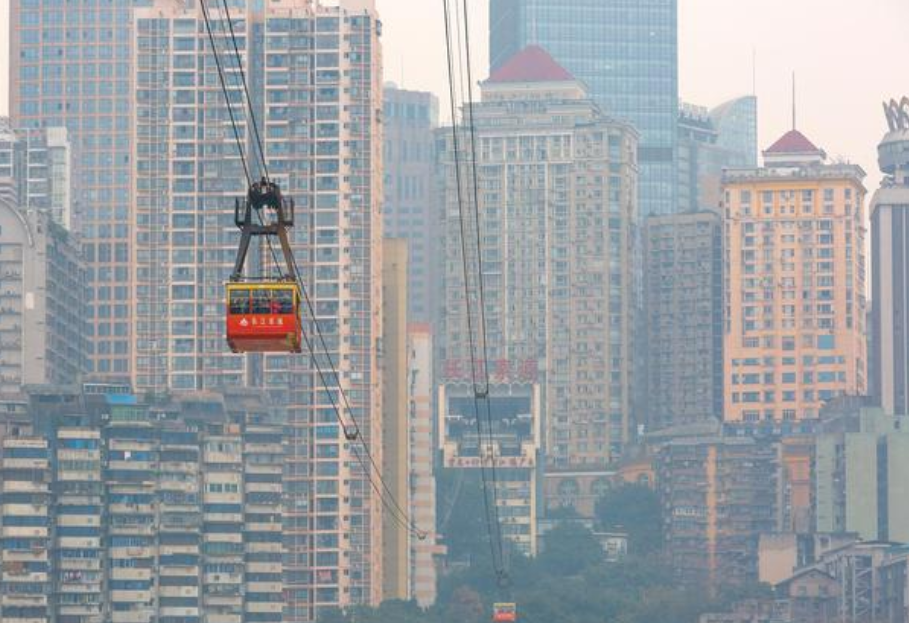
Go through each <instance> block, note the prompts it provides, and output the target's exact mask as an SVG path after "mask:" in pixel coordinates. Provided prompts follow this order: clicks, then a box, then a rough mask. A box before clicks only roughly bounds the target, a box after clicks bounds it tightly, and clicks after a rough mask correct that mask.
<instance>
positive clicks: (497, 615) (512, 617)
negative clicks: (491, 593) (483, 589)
mask: <svg viewBox="0 0 909 623" xmlns="http://www.w3.org/2000/svg"><path fill="white" fill-rule="evenodd" d="M517 620H518V607H517V604H504V603H499V604H493V606H492V621H493V623H515V622H516V621H517Z"/></svg>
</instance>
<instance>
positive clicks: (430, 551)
mask: <svg viewBox="0 0 909 623" xmlns="http://www.w3.org/2000/svg"><path fill="white" fill-rule="evenodd" d="M407 350H408V353H407V354H408V360H407V370H408V375H407V379H408V387H407V390H408V391H407V394H408V409H407V411H408V421H409V435H410V474H411V477H410V515H411V517H412V519H413V522H414V523H415V524H416V526H417V528H418V529H419V530H421V531H422V532H424V533H425V534H426V538H424V539H420V538H416V539H414V538H411V541H410V596H411V598H412V599H414V600H416V602H417V603H418V604H420V606H422V607H424V608H426V607H429V606H431V605H432V604H434V603H435V601H436V589H437V573H436V566H437V562H438V558H439V557H440V556H442V555H444V554H445V547H444V546H443V545H440V544H439V543H438V535H437V534H436V479H435V473H434V467H433V466H434V463H435V461H434V458H435V444H434V442H433V440H434V439H435V434H434V430H433V423H434V420H433V401H432V396H433V388H434V387H435V386H434V383H433V375H432V370H433V365H432V364H433V356H432V355H433V345H432V329H431V327H430V325H428V324H409V325H408V326H407Z"/></svg>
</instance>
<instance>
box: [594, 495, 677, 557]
mask: <svg viewBox="0 0 909 623" xmlns="http://www.w3.org/2000/svg"><path fill="white" fill-rule="evenodd" d="M596 517H597V524H598V525H599V527H600V528H601V529H603V530H606V531H609V532H625V533H627V534H628V550H629V552H631V553H632V554H641V555H646V554H650V553H653V552H656V551H658V550H659V549H660V548H661V547H662V546H663V517H662V507H661V505H660V498H659V496H658V495H657V494H656V492H654V491H653V490H652V489H650V488H649V487H646V486H644V485H637V484H627V485H623V486H621V487H618V488H616V489H613V490H611V491H608V492H607V493H606V495H604V496H603V497H602V498H600V499H599V500H598V501H597V505H596Z"/></svg>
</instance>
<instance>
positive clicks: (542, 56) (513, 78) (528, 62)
mask: <svg viewBox="0 0 909 623" xmlns="http://www.w3.org/2000/svg"><path fill="white" fill-rule="evenodd" d="M574 79H575V78H574V76H572V75H571V74H570V73H569V72H568V70H566V69H565V68H564V67H562V66H561V65H559V64H558V63H557V62H556V61H555V59H553V58H552V57H551V56H550V55H549V52H547V51H546V50H544V49H543V48H541V47H539V46H536V45H531V46H527V47H526V48H524V49H523V50H521V51H520V52H518V53H517V54H515V55H514V56H512V57H511V58H510V59H508V60H507V61H505V63H504V64H503V65H502V66H501V67H499V68H498V69H496V70H495V71H494V72H492V75H491V76H490V77H489V82H492V83H496V82H567V81H573V80H574Z"/></svg>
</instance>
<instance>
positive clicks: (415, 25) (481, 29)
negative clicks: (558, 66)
mask: <svg viewBox="0 0 909 623" xmlns="http://www.w3.org/2000/svg"><path fill="white" fill-rule="evenodd" d="M376 1H377V3H378V8H379V11H380V13H381V16H382V20H383V22H384V37H383V40H384V54H385V78H386V80H388V81H393V82H395V83H397V84H398V85H399V86H404V87H406V88H409V89H419V90H430V91H433V92H435V93H436V94H438V95H439V96H440V98H441V99H442V100H443V102H444V101H445V99H446V98H447V81H446V80H447V74H446V69H445V45H444V36H443V22H442V8H441V7H442V0H376ZM452 1H453V2H454V1H460V0H452ZM563 1H566V2H567V1H570V0H563ZM9 2H10V0H0V11H2V15H3V18H2V20H0V24H2V28H0V76H2V78H0V114H5V113H6V111H7V110H8V107H7V83H8V80H7V79H6V76H7V67H8V62H7V55H8V49H9V44H8V41H9V39H8V35H7V32H6V30H7V28H6V26H7V24H8V22H9V19H8V17H7V16H8V10H9ZM468 5H469V7H470V11H471V13H470V17H471V46H472V52H473V55H474V77H475V79H477V80H480V79H482V78H485V77H486V75H487V71H488V69H487V48H488V34H487V15H486V12H487V0H468ZM755 53H756V57H757V80H756V87H757V88H756V92H757V95H758V99H759V106H760V108H759V124H760V127H759V132H760V144H761V147H762V148H764V147H767V146H768V145H769V144H770V143H771V142H772V141H773V140H774V139H776V138H777V137H778V136H779V135H781V134H782V133H783V132H785V131H786V130H788V129H789V128H790V126H791V123H792V121H791V118H792V110H791V74H792V72H793V71H794V72H795V73H796V76H797V85H798V86H797V93H798V97H797V100H798V127H799V129H800V130H802V131H803V132H804V133H805V134H806V135H807V136H808V137H809V138H810V139H812V140H813V141H814V142H815V143H817V144H818V145H819V146H821V147H823V148H824V149H826V150H827V153H828V154H829V155H830V156H831V157H840V156H841V157H844V158H847V159H849V160H852V161H853V162H857V163H858V164H861V165H862V166H863V167H864V168H865V170H866V171H867V172H868V174H869V178H868V180H867V185H868V186H869V187H870V188H872V189H873V188H874V187H875V186H876V185H877V182H878V180H879V178H880V175H879V173H878V170H877V164H876V151H875V150H876V146H877V143H878V141H879V140H880V138H881V136H883V134H884V130H885V125H886V124H885V121H884V117H883V113H882V109H881V101H882V100H883V99H884V98H890V97H895V96H897V95H902V94H909V72H907V71H906V62H907V59H909V2H907V0H679V88H680V91H681V97H682V99H683V100H685V101H688V102H692V103H696V104H702V105H705V106H714V105H716V104H719V103H721V102H723V101H725V100H727V99H730V98H732V97H736V96H739V95H744V94H749V93H751V92H752V65H753V63H752V57H753V54H755ZM442 110H443V113H442V114H443V117H448V112H447V109H446V107H445V106H444V103H443V106H442Z"/></svg>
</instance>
